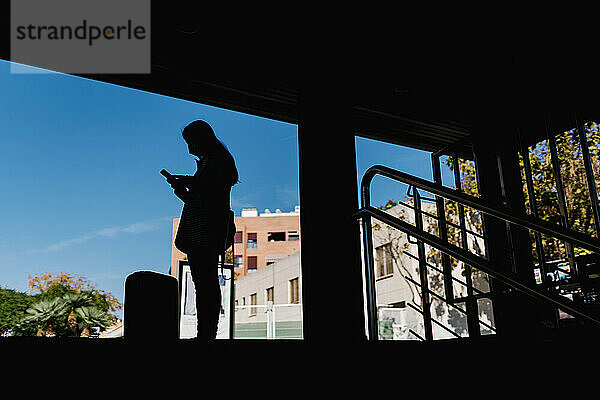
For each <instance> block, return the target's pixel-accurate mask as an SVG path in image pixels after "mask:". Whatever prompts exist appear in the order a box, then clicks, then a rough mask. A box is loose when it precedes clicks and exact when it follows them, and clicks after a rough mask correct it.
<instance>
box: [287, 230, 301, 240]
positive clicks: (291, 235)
mask: <svg viewBox="0 0 600 400" xmlns="http://www.w3.org/2000/svg"><path fill="white" fill-rule="evenodd" d="M288 240H289V241H294V240H300V233H299V232H298V231H293V232H288Z"/></svg>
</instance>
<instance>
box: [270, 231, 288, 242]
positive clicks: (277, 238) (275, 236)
mask: <svg viewBox="0 0 600 400" xmlns="http://www.w3.org/2000/svg"><path fill="white" fill-rule="evenodd" d="M267 240H268V241H269V242H285V232H269V233H267Z"/></svg>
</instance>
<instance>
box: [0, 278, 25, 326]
mask: <svg viewBox="0 0 600 400" xmlns="http://www.w3.org/2000/svg"><path fill="white" fill-rule="evenodd" d="M32 303H33V298H32V297H31V296H28V295H27V294H26V293H21V292H18V291H16V290H12V289H0V336H4V335H8V334H12V335H14V334H18V333H19V331H18V330H17V329H16V327H17V325H18V323H19V321H21V319H23V317H25V315H26V310H27V309H28V308H29V307H30V306H31V304H32Z"/></svg>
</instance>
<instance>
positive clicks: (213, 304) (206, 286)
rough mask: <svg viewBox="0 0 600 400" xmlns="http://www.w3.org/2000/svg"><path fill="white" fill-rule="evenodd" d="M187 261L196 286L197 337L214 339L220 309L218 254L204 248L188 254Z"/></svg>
mask: <svg viewBox="0 0 600 400" xmlns="http://www.w3.org/2000/svg"><path fill="white" fill-rule="evenodd" d="M188 262H189V264H190V270H191V273H192V279H193V280H194V286H195V288H196V317H197V318H198V338H200V339H214V338H215V337H216V335H217V325H218V323H219V313H220V311H221V288H220V286H219V278H218V268H217V263H218V254H217V253H216V252H214V251H209V249H208V248H204V249H202V250H200V251H197V252H194V254H188Z"/></svg>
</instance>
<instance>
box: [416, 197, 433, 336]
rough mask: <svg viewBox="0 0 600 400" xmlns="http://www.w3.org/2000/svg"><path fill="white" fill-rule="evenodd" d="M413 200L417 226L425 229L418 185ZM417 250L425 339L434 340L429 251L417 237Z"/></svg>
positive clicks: (419, 228)
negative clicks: (428, 269) (428, 273)
mask: <svg viewBox="0 0 600 400" xmlns="http://www.w3.org/2000/svg"><path fill="white" fill-rule="evenodd" d="M413 202H414V207H415V226H416V228H417V229H418V230H420V231H422V230H423V215H422V214H421V197H420V196H419V191H418V190H417V188H416V187H413ZM417 251H418V255H419V278H420V281H421V311H422V312H423V327H424V329H425V340H433V328H432V325H431V298H430V296H429V282H428V279H427V253H425V243H423V241H422V240H419V239H417Z"/></svg>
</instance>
